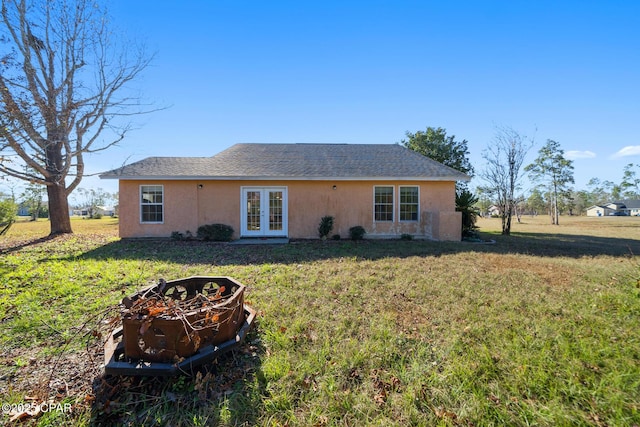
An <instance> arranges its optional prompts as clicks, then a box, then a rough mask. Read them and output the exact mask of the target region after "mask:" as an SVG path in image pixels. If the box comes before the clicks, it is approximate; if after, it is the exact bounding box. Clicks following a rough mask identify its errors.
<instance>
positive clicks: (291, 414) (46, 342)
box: [0, 217, 640, 426]
mask: <svg viewBox="0 0 640 427" xmlns="http://www.w3.org/2000/svg"><path fill="white" fill-rule="evenodd" d="M546 222H547V218H540V217H538V218H529V217H523V219H522V223H520V224H518V223H516V224H514V226H513V234H512V236H501V235H500V234H499V226H500V224H499V220H490V219H483V220H481V221H480V223H479V225H480V227H481V231H482V233H483V235H484V237H486V238H490V239H495V240H496V244H495V245H477V244H468V243H438V242H424V241H418V240H412V241H400V240H398V241H375V242H374V241H366V240H365V241H362V242H358V243H354V242H350V241H327V242H321V241H302V242H293V243H292V244H290V245H285V246H271V247H270V246H230V245H225V244H215V243H202V242H177V241H169V240H167V241H122V240H119V239H118V238H117V237H116V233H117V226H116V221H115V220H112V219H103V220H99V221H98V220H84V221H80V220H78V221H76V222H74V227H75V229H76V234H75V235H73V236H63V237H59V238H56V239H53V240H46V239H43V240H37V239H38V238H39V237H42V236H43V235H45V234H46V230H47V227H46V223H45V222H39V223H36V224H33V223H18V224H15V226H14V227H13V228H12V229H11V230H10V232H9V234H8V235H7V236H5V238H4V240H1V241H0V250H3V251H4V252H3V253H2V255H0V322H2V328H0V346H1V348H2V354H1V355H0V396H7V397H6V400H7V401H10V403H20V402H24V401H25V398H26V397H27V396H33V395H36V394H38V395H39V396H43V395H47V397H50V398H52V399H53V400H54V401H56V402H62V401H64V402H67V401H68V402H73V408H74V411H73V413H72V414H56V413H48V414H45V415H44V416H41V417H37V418H32V419H29V420H27V424H38V425H61V424H65V423H66V424H69V425H92V424H95V425H132V426H133V425H136V426H137V425H148V426H151V425H266V426H276V425H289V426H298V425H299V426H308V425H318V426H324V425H326V426H342V425H381V426H382V425H384V426H387V425H392V426H393V425H397V426H405V425H416V426H420V425H425V426H430V425H443V426H457V425H463V426H466V425H474V426H489V425H515V426H528V425H538V426H547V425H548V426H556V425H559V426H563V425H566V426H573V425H585V426H588V425H594V426H599V425H601V426H605V425H607V426H632V425H640V404H639V403H638V402H640V329H639V328H638V325H639V324H640V285H639V282H638V280H639V279H640V268H639V266H640V263H639V260H640V258H639V255H640V227H638V226H639V225H640V220H639V219H637V218H625V217H616V218H584V217H582V218H564V217H561V225H560V226H551V225H547V223H546ZM38 227H40V229H38ZM193 274H200V275H228V276H232V277H234V278H235V279H237V280H239V281H240V282H242V283H244V284H245V285H247V295H246V298H247V300H248V301H249V303H250V304H251V305H252V306H253V307H254V308H256V309H257V310H259V317H258V321H257V325H256V328H255V330H254V331H253V332H252V333H251V334H250V335H249V337H248V339H247V341H246V343H245V345H244V346H243V347H242V348H241V349H240V350H238V351H236V352H234V353H233V354H230V355H228V356H225V357H222V358H220V359H219V360H218V361H217V362H216V363H215V364H213V365H212V366H209V367H207V368H206V369H203V370H202V371H201V372H199V373H198V375H197V376H196V377H193V378H190V377H179V378H172V379H162V378H104V377H103V376H102V372H101V368H100V361H101V360H100V357H101V356H100V354H99V351H100V347H101V341H100V340H99V339H98V338H95V337H94V336H93V334H92V331H95V330H100V331H104V330H106V326H105V325H104V323H102V320H104V319H106V318H108V317H109V316H111V315H112V314H113V313H114V312H115V310H114V309H113V308H114V307H115V305H116V304H117V302H118V301H119V300H120V299H121V298H122V297H123V296H124V295H128V294H131V293H133V292H135V291H136V290H138V289H140V288H141V287H143V286H146V285H148V284H150V283H154V282H155V281H157V280H158V279H159V278H160V277H164V278H166V279H174V278H179V277H186V276H189V275H193ZM110 308H111V310H109V309H110ZM61 343H65V344H61ZM92 358H93V359H92ZM50 381H51V383H50ZM65 382H66V385H64V386H63V387H61V386H60V385H61V384H65ZM176 408H180V410H176ZM2 420H3V421H5V422H6V421H7V420H8V417H4V418H2ZM23 424H24V423H23Z"/></svg>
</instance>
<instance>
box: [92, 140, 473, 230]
mask: <svg viewBox="0 0 640 427" xmlns="http://www.w3.org/2000/svg"><path fill="white" fill-rule="evenodd" d="M100 177H101V178H103V179H118V180H119V194H120V206H119V217H120V221H119V222H120V236H121V237H125V238H126V237H168V236H170V235H171V233H172V232H174V231H179V232H185V231H187V230H188V231H191V232H192V233H195V231H196V230H197V228H198V227H199V226H201V225H204V224H213V223H222V224H227V225H230V226H231V227H233V229H234V230H235V233H234V237H236V238H245V237H259V238H262V237H288V238H317V237H318V231H317V230H318V225H319V223H320V219H321V218H322V217H323V216H327V215H330V216H333V217H334V229H333V231H332V234H339V235H341V236H342V237H348V235H349V228H351V227H353V226H356V225H360V226H362V227H364V228H365V230H366V232H367V237H379V238H385V237H395V236H401V235H402V234H405V233H406V234H411V235H413V236H414V237H415V238H423V239H434V240H460V238H461V235H460V233H461V214H460V213H459V212H456V211H455V183H456V181H468V180H469V177H468V176H467V175H465V174H463V173H461V172H459V171H456V170H454V169H452V168H449V167H447V166H444V165H443V164H441V163H438V162H436V161H434V160H432V159H429V158H427V157H425V156H423V155H421V154H418V153H416V152H414V151H411V150H409V149H407V148H405V147H403V146H400V145H397V144H385V145H382V144H362V145H360V144H236V145H234V146H232V147H230V148H228V149H226V150H224V151H222V152H220V153H219V154H217V155H215V156H213V157H150V158H147V159H144V160H141V161H138V162H135V163H132V164H130V165H125V166H123V167H121V168H118V169H115V170H112V171H109V172H105V173H103V174H101V175H100Z"/></svg>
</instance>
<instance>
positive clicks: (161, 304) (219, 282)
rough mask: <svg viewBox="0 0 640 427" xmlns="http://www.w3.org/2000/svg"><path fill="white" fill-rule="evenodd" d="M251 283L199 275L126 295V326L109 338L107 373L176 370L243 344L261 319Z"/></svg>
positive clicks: (123, 308)
mask: <svg viewBox="0 0 640 427" xmlns="http://www.w3.org/2000/svg"><path fill="white" fill-rule="evenodd" d="M244 289H245V286H244V285H242V284H241V283H239V282H237V281H235V280H233V279H232V278H230V277H207V276H194V277H188V278H186V279H178V280H173V281H169V282H164V281H161V283H159V284H158V285H155V286H152V287H150V288H147V289H145V290H143V291H140V292H138V293H136V294H135V295H133V296H131V297H126V298H124V299H123V300H122V303H121V311H122V327H121V328H118V329H116V330H115V331H113V332H112V334H111V336H110V337H109V339H108V340H107V342H106V344H105V373H106V374H111V375H175V374H177V373H180V372H190V371H191V370H192V368H194V367H196V366H198V365H201V364H204V363H207V362H210V361H212V360H213V359H215V358H216V357H218V355H220V354H221V353H223V352H226V351H228V350H231V349H233V348H235V347H237V346H238V345H240V344H241V343H242V342H243V341H244V339H245V337H246V335H247V333H248V332H249V329H250V328H251V327H252V325H253V321H254V319H255V314H256V313H255V311H254V310H253V309H251V308H250V307H248V306H246V305H245V304H244Z"/></svg>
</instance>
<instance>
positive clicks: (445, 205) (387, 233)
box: [120, 180, 461, 240]
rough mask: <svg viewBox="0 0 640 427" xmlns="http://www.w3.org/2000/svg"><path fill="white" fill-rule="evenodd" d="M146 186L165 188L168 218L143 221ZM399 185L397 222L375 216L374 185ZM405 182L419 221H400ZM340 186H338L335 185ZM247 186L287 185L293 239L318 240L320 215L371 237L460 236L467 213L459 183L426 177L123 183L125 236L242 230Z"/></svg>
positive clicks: (341, 230) (337, 227)
mask: <svg viewBox="0 0 640 427" xmlns="http://www.w3.org/2000/svg"><path fill="white" fill-rule="evenodd" d="M140 185H163V186H164V222H163V223H162V224H141V223H140ZM377 185H383V186H393V187H394V200H395V207H394V221H392V222H376V221H374V220H373V210H374V208H373V200H374V187H375V186H377ZM400 185H413V186H418V187H419V203H420V206H419V221H413V222H408V221H407V222H405V221H399V218H398V216H399V214H398V211H399V209H398V207H399V201H398V192H399V186H400ZM334 186H335V189H334ZM242 187H286V188H287V202H288V204H287V206H288V237H290V238H317V237H318V234H317V229H318V224H319V223H320V218H322V217H323V216H325V215H331V216H333V217H334V218H335V220H334V229H333V231H332V234H340V235H341V236H342V237H343V238H346V237H348V235H349V228H350V227H353V226H355V225H361V226H363V227H364V228H365V230H366V231H367V235H366V236H365V237H370V238H372V237H379V238H384V237H397V236H400V235H401V234H403V233H407V234H411V235H413V236H414V237H416V238H427V239H435V240H460V237H461V236H460V228H461V216H460V213H459V212H455V183H454V182H423V181H414V182H409V181H395V182H389V181H134V180H131V181H129V180H121V181H120V236H121V237H169V236H170V235H171V233H172V232H173V231H180V232H183V233H184V232H185V231H186V230H189V231H191V232H192V233H194V234H195V233H196V230H197V228H198V226H200V225H203V224H212V223H223V224H228V225H230V226H232V227H233V229H234V230H235V235H234V237H235V238H239V237H241V236H240V231H241V222H240V221H241V218H240V217H241V214H240V212H241V206H240V203H241V197H242V191H241V189H242Z"/></svg>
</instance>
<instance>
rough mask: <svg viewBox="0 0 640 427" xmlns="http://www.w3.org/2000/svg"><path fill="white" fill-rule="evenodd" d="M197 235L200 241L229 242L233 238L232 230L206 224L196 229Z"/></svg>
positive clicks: (223, 226)
mask: <svg viewBox="0 0 640 427" xmlns="http://www.w3.org/2000/svg"><path fill="white" fill-rule="evenodd" d="M197 235H198V237H199V238H201V239H202V240H205V241H208V240H211V241H214V242H229V241H230V240H231V236H233V228H232V227H231V226H229V225H225V224H207V225H201V226H200V227H198V231H197Z"/></svg>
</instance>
